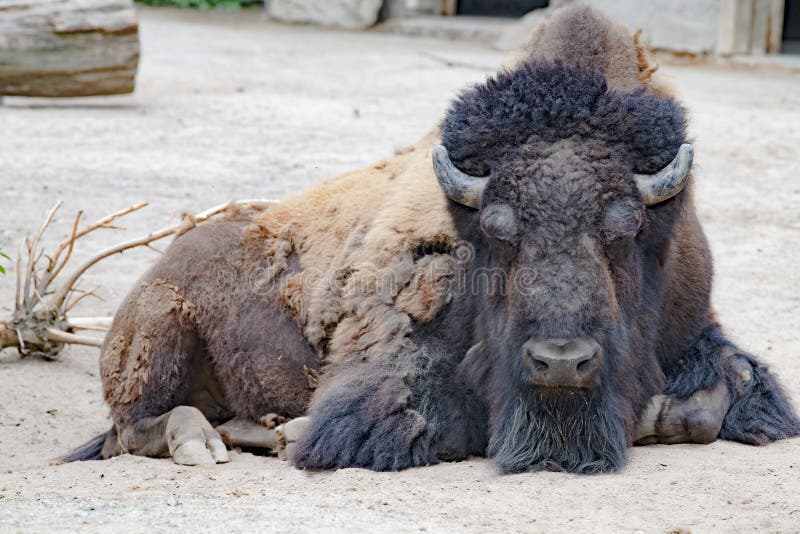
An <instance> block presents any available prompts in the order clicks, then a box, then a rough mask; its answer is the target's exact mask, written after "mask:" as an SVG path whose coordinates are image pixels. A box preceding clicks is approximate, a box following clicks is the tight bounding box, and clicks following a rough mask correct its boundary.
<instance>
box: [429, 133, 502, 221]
mask: <svg viewBox="0 0 800 534" xmlns="http://www.w3.org/2000/svg"><path fill="white" fill-rule="evenodd" d="M433 170H434V172H435V173H436V179H437V180H439V185H440V186H441V188H442V190H443V191H444V194H445V195H447V197H448V198H449V199H450V200H452V201H454V202H458V203H459V204H463V205H465V206H469V207H470V208H476V209H477V208H480V207H481V198H482V197H483V190H484V189H485V188H486V182H488V181H489V177H488V176H487V177H483V178H480V177H477V176H470V175H469V174H466V173H464V172H462V171H460V170H459V169H458V168H457V167H456V166H455V165H453V162H452V161H450V156H449V155H448V154H447V149H446V148H445V147H444V146H442V145H438V146H437V147H435V148H434V149H433Z"/></svg>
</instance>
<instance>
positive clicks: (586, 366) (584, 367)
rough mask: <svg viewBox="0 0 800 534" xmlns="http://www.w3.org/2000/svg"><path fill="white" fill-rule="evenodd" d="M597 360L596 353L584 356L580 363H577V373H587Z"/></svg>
mask: <svg viewBox="0 0 800 534" xmlns="http://www.w3.org/2000/svg"><path fill="white" fill-rule="evenodd" d="M596 360H597V355H596V354H593V355H592V356H591V357H589V358H586V359H585V360H583V361H582V362H581V363H579V364H578V373H588V372H589V371H591V370H592V368H593V367H594V364H595V361H596Z"/></svg>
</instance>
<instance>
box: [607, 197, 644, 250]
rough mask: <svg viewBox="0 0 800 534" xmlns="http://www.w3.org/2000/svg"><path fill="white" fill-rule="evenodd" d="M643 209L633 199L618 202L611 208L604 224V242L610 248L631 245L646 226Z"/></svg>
mask: <svg viewBox="0 0 800 534" xmlns="http://www.w3.org/2000/svg"><path fill="white" fill-rule="evenodd" d="M644 221H645V216H644V213H643V212H642V207H641V205H639V204H638V203H637V202H635V201H634V200H632V199H624V200H617V201H616V202H614V203H612V204H611V206H609V208H608V210H607V211H606V214H605V218H604V219H603V224H602V234H603V241H604V242H605V244H606V246H607V247H609V248H615V247H619V245H621V244H627V243H629V242H630V241H631V240H632V239H633V238H634V237H636V235H637V234H638V233H639V231H640V230H641V229H642V226H643V225H644Z"/></svg>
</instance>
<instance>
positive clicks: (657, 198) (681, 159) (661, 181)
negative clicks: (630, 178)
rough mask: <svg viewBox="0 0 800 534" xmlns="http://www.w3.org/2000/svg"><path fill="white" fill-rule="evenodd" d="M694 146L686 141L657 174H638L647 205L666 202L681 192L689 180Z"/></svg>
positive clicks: (638, 184)
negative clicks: (673, 157)
mask: <svg viewBox="0 0 800 534" xmlns="http://www.w3.org/2000/svg"><path fill="white" fill-rule="evenodd" d="M693 158H694V148H692V145H690V144H688V143H684V144H682V145H681V147H680V148H679V149H678V154H677V155H676V156H675V159H673V160H672V161H671V162H670V163H669V165H667V166H666V167H664V168H663V169H661V170H660V171H658V172H657V173H655V174H636V175H634V177H635V178H636V185H637V186H638V187H639V192H640V193H641V194H642V199H643V200H644V203H645V205H646V206H652V205H653V204H658V203H659V202H664V201H665V200H667V199H670V198H672V197H674V196H675V195H677V194H678V193H680V192H681V191H682V190H683V188H684V187H686V183H687V182H688V181H689V169H691V168H692V159H693Z"/></svg>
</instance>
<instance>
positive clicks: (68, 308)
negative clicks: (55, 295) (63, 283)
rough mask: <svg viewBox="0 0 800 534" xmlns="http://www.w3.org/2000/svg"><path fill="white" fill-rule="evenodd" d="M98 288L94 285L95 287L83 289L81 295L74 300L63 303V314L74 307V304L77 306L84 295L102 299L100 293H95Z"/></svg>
mask: <svg viewBox="0 0 800 534" xmlns="http://www.w3.org/2000/svg"><path fill="white" fill-rule="evenodd" d="M98 289H100V288H99V287H96V288H94V289H92V290H91V291H84V292H83V295H81V296H79V297H78V298H76V299H75V300H73V301H72V302H71V303H69V304H65V305H64V314H65V315H66V314H68V313H69V312H70V310H72V308H74V307H75V306H77V305H78V303H79V302H80V301H82V300H83V299H85V298H86V297H94V298H96V299H97V300H100V301H103V297H101V296H100V295H98V294H97V293H96V291H97V290H98ZM73 291H75V290H73Z"/></svg>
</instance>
